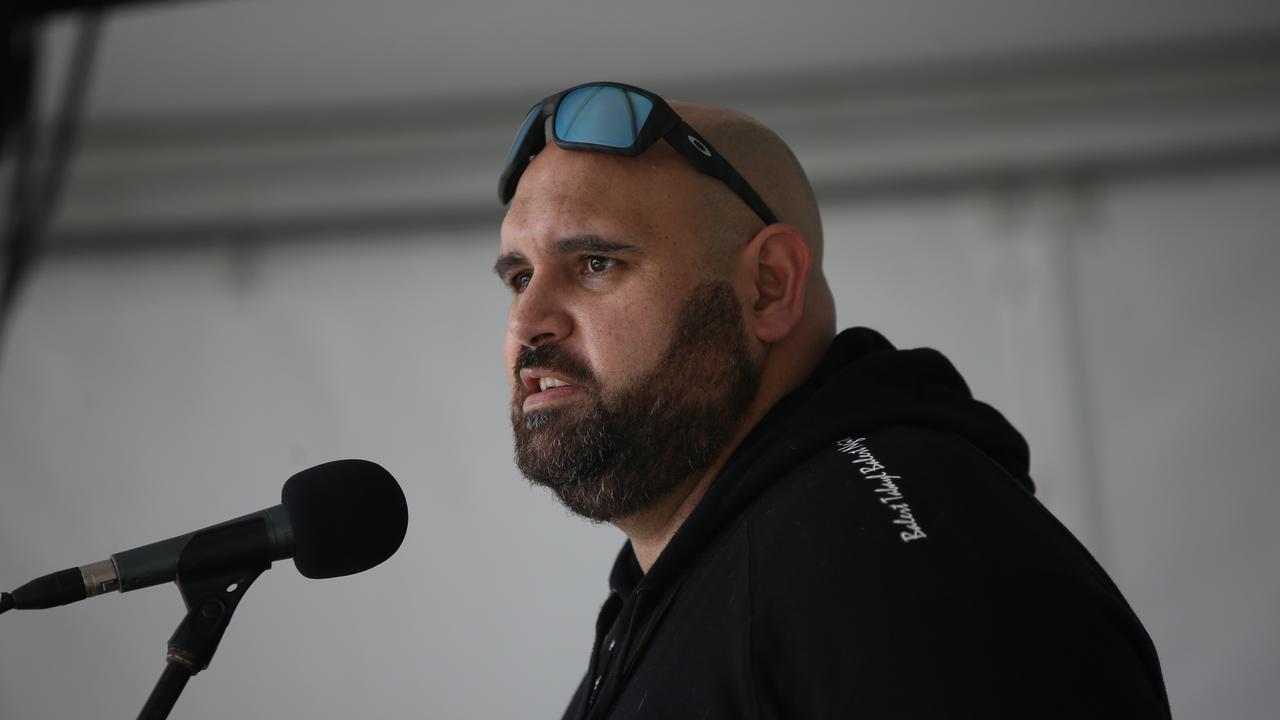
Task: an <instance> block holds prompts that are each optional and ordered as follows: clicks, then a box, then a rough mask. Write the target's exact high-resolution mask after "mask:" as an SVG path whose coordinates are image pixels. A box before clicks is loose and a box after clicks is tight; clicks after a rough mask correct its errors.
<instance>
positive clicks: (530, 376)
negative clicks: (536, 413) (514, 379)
mask: <svg viewBox="0 0 1280 720" xmlns="http://www.w3.org/2000/svg"><path fill="white" fill-rule="evenodd" d="M520 388H521V390H522V394H523V395H524V397H523V398H522V402H521V406H522V407H523V408H524V410H525V411H526V412H528V411H530V410H532V409H534V408H536V407H539V406H542V405H545V404H547V403H551V402H556V401H557V400H558V399H564V398H569V397H572V396H574V395H577V394H578V393H581V392H583V391H584V390H585V388H584V387H583V386H582V385H580V384H578V383H575V382H573V381H572V380H571V379H569V378H568V377H566V376H565V375H563V374H561V373H557V372H554V371H551V370H545V369H542V368H524V369H523V370H521V371H520Z"/></svg>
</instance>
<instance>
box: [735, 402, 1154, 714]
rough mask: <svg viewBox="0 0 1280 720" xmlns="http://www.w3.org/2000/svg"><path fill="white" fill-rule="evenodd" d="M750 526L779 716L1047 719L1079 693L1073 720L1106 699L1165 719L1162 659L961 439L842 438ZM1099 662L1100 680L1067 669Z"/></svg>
mask: <svg viewBox="0 0 1280 720" xmlns="http://www.w3.org/2000/svg"><path fill="white" fill-rule="evenodd" d="M745 519H746V527H747V531H748V537H749V540H748V542H749V556H750V563H749V574H750V578H751V579H750V587H751V594H752V607H753V618H752V628H751V633H752V653H753V655H752V656H753V658H754V662H756V663H757V665H758V669H757V674H758V676H759V677H761V678H762V679H763V682H762V686H763V687H764V688H765V692H764V693H763V695H764V703H765V704H766V705H768V706H771V707H773V708H774V712H775V714H776V716H779V717H788V716H797V717H798V716H816V715H824V714H829V713H831V712H837V713H838V712H840V711H843V710H848V711H850V712H852V711H855V710H856V711H858V712H859V713H862V714H863V715H865V716H867V717H880V716H881V713H882V714H883V715H884V716H885V717H888V716H890V715H895V716H925V715H928V716H933V715H938V716H943V715H945V716H970V715H973V716H990V715H992V714H994V715H997V716H1000V715H1001V714H1002V713H1007V712H1012V711H1015V710H1016V711H1017V712H1020V713H1022V712H1030V713H1034V714H1041V715H1043V714H1045V713H1047V714H1048V715H1049V716H1053V715H1054V713H1055V712H1056V711H1055V710H1054V706H1053V702H1054V699H1053V695H1055V694H1056V695H1058V696H1059V698H1060V696H1061V694H1062V693H1064V692H1067V691H1068V690H1069V688H1070V687H1071V685H1072V683H1077V682H1094V683H1095V687H1096V688H1097V694H1095V695H1090V696H1087V697H1080V698H1077V699H1078V700H1079V701H1080V702H1081V703H1086V704H1085V705H1080V704H1077V705H1070V709H1071V710H1072V711H1084V710H1085V709H1086V708H1087V707H1089V705H1088V703H1094V702H1099V699H1100V698H1101V697H1102V693H1103V692H1104V691H1105V692H1118V693H1119V695H1118V696H1117V697H1127V698H1129V699H1130V700H1132V701H1133V703H1134V704H1133V705H1132V707H1134V708H1142V707H1145V708H1148V709H1151V708H1155V709H1157V710H1158V708H1159V704H1160V695H1159V693H1158V692H1156V691H1155V690H1154V688H1158V687H1161V685H1160V684H1159V683H1160V681H1159V677H1158V666H1157V667H1156V668H1155V673H1156V675H1155V679H1154V681H1152V677H1151V675H1150V672H1151V663H1152V662H1154V651H1153V650H1150V641H1149V639H1147V637H1146V635H1145V631H1143V630H1142V629H1141V626H1140V624H1138V623H1137V621H1136V618H1132V616H1131V614H1130V613H1128V612H1127V611H1128V608H1127V605H1124V601H1123V599H1122V598H1121V597H1120V596H1119V593H1118V592H1116V591H1114V586H1112V585H1111V584H1110V580H1109V579H1107V578H1106V576H1105V573H1103V572H1102V571H1101V569H1100V568H1097V566H1096V563H1094V562H1093V561H1092V558H1090V557H1088V553H1087V552H1086V551H1084V549H1083V548H1082V547H1080V546H1079V544H1078V543H1076V542H1075V540H1074V538H1072V537H1071V536H1070V533H1069V532H1067V531H1066V529H1065V528H1062V526H1061V525H1060V524H1058V523H1057V521H1056V520H1055V519H1054V518H1053V517H1052V516H1051V515H1050V514H1049V513H1048V512H1047V511H1046V510H1045V509H1044V508H1043V507H1042V506H1041V505H1040V504H1039V502H1038V501H1037V500H1036V499H1035V498H1034V497H1033V496H1032V495H1031V494H1030V493H1029V492H1028V491H1027V489H1026V488H1025V487H1024V486H1023V485H1022V484H1021V483H1020V482H1018V480H1016V479H1015V478H1014V477H1012V476H1011V475H1010V474H1009V473H1007V472H1005V471H1004V469H1003V468H1002V467H1001V466H1000V465H998V464H997V463H996V462H995V461H994V460H992V459H991V458H989V457H988V456H986V455H985V454H983V453H982V452H981V451H978V450H977V449H976V448H974V447H973V446H972V445H970V444H969V443H968V442H967V441H965V440H963V439H962V438H961V437H960V436H959V435H955V434H953V433H951V432H948V431H943V430H935V429H929V428H918V427H910V426H895V427H888V428H884V429H881V430H877V431H875V432H872V433H869V434H866V435H850V436H846V437H840V438H837V439H836V440H833V441H832V442H830V443H828V444H827V446H825V447H823V448H820V449H819V450H818V451H817V452H815V453H813V454H812V455H811V456H810V457H809V458H808V459H807V460H806V461H805V462H803V463H801V464H799V465H797V466H795V467H794V468H793V469H792V471H790V472H788V473H787V474H786V475H785V476H784V477H782V478H780V479H779V481H778V482H777V483H776V484H775V485H773V486H772V487H770V488H769V490H768V491H766V492H765V493H764V494H762V495H761V496H760V497H759V498H758V499H757V502H755V503H753V504H752V507H751V508H750V509H749V511H748V512H747V514H746V517H745ZM1054 618H1056V619H1054ZM1117 627H1120V628H1121V629H1120V631H1119V632H1117V631H1116V628H1117ZM1065 628H1072V630H1071V631H1070V632H1068V631H1067V630H1065ZM1096 652H1106V653H1110V659H1108V660H1107V661H1106V663H1104V664H1106V665H1108V667H1107V668H1105V669H1102V668H1101V667H1100V666H1096V667H1092V668H1090V667H1088V666H1087V664H1081V665H1080V666H1079V667H1076V666H1071V667H1067V666H1065V665H1064V663H1068V662H1071V661H1070V660H1069V659H1070V658H1077V659H1080V658H1085V657H1094V656H1095V653H1096ZM1148 654H1150V658H1148ZM1045 672H1047V673H1048V674H1041V673H1045ZM1099 673H1108V674H1109V677H1101V678H1100V677H1099V676H1098V674H1099ZM1011 683H1012V685H1011ZM1099 683H1100V684H1099ZM814 703H819V704H817V705H815V704H814ZM1060 709H1062V710H1064V711H1066V710H1067V709H1068V705H1063V706H1062V707H1061V708H1060ZM1093 709H1094V710H1099V708H1098V707H1093ZM1140 714H1141V713H1140ZM1150 716H1159V715H1150Z"/></svg>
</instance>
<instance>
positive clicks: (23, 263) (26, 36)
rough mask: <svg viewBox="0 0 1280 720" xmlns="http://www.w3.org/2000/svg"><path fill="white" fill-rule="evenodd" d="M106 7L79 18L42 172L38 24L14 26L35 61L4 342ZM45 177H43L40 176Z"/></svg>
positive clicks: (14, 201)
mask: <svg viewBox="0 0 1280 720" xmlns="http://www.w3.org/2000/svg"><path fill="white" fill-rule="evenodd" d="M103 16H104V11H103V10H102V9H101V8H94V9H91V10H87V11H86V12H85V13H84V14H83V15H82V16H81V21H80V31H79V34H78V36H77V39H76V45H75V48H74V50H73V52H72V57H71V63H70V65H69V67H68V68H67V79H66V81H65V83H64V84H63V92H62V101H61V106H60V107H59V111H58V115H57V119H56V121H55V124H54V128H53V137H52V140H51V143H50V145H49V150H48V153H47V158H46V161H45V167H44V171H43V174H41V173H40V172H39V170H38V168H37V163H36V155H37V149H38V145H39V133H38V132H37V124H38V115H39V110H38V107H37V106H38V103H37V102H36V101H35V99H34V87H35V85H36V83H37V79H36V76H37V73H36V72H35V69H34V64H35V62H36V57H35V56H36V54H37V50H36V32H37V28H36V27H35V25H34V22H29V23H26V24H24V25H22V26H15V28H14V30H13V32H14V33H15V40H14V41H15V42H20V43H25V49H26V51H27V52H28V53H29V55H30V62H31V63H32V70H31V77H30V84H31V88H32V96H33V97H31V98H28V102H27V104H26V112H25V113H24V117H23V118H22V119H21V120H20V122H19V127H18V132H19V134H18V137H17V138H16V139H17V140H18V142H17V145H18V157H17V164H16V165H15V168H14V175H13V185H12V187H11V192H10V199H9V203H10V213H9V218H8V227H7V228H6V229H5V238H4V240H5V242H4V247H5V254H6V256H7V257H6V263H5V268H4V277H3V278H2V279H0V343H2V342H3V340H4V335H5V329H6V325H7V321H8V319H9V317H10V315H11V314H12V311H13V307H14V303H15V301H16V299H17V295H18V292H19V291H20V289H21V286H22V283H23V280H24V279H25V278H26V277H27V275H28V274H29V273H30V270H31V266H32V264H33V263H34V262H35V260H36V257H37V255H38V253H39V250H40V241H41V239H42V236H43V234H44V231H45V229H46V227H47V226H48V223H49V221H50V220H51V219H52V218H53V215H54V213H55V212H56V211H57V207H58V202H59V200H60V199H61V195H62V187H63V183H64V180H65V178H66V172H67V167H68V165H69V163H70V158H71V155H72V152H73V151H74V149H75V145H76V140H77V139H78V131H79V126H80V118H81V115H82V114H83V111H84V101H85V97H86V95H87V94H88V93H87V90H88V87H89V78H90V75H91V70H92V68H93V60H94V56H95V55H96V53H97V48H98V38H99V36H100V35H101V30H102V19H103ZM41 175H43V177H41Z"/></svg>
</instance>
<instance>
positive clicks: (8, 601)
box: [0, 592, 13, 614]
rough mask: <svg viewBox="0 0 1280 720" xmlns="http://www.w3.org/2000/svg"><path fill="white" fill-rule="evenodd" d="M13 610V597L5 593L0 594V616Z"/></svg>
mask: <svg viewBox="0 0 1280 720" xmlns="http://www.w3.org/2000/svg"><path fill="white" fill-rule="evenodd" d="M12 609H13V596H12V595H10V594H9V593H7V592H0V614H4V612H5V611H7V610H12Z"/></svg>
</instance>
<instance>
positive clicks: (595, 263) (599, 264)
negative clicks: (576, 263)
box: [587, 255, 618, 275]
mask: <svg viewBox="0 0 1280 720" xmlns="http://www.w3.org/2000/svg"><path fill="white" fill-rule="evenodd" d="M617 263H618V261H617V260H614V259H613V258H607V257H600V256H598V255H592V256H591V257H589V258H587V271H588V272H590V273H591V274H592V275H599V274H600V273H602V272H604V271H605V270H608V269H609V268H611V267H613V266H614V265H616V264H617Z"/></svg>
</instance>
